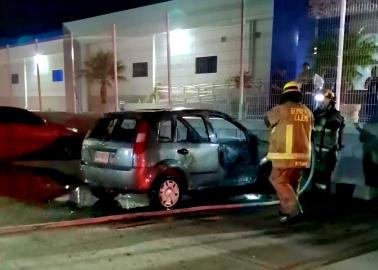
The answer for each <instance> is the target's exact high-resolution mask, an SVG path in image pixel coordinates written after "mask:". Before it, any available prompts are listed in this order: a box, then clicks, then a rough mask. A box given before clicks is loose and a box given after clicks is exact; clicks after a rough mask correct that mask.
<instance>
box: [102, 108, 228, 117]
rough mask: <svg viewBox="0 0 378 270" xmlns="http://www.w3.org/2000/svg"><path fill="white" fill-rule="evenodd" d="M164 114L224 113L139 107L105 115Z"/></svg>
mask: <svg viewBox="0 0 378 270" xmlns="http://www.w3.org/2000/svg"><path fill="white" fill-rule="evenodd" d="M164 114H176V115H178V114H199V115H205V114H218V115H224V116H227V115H226V114H224V113H222V112H219V111H215V110H208V109H189V108H172V109H161V108H157V109H139V110H129V111H127V110H126V111H120V112H113V113H108V114H106V116H108V117H127V116H130V115H151V116H152V115H154V116H158V115H164Z"/></svg>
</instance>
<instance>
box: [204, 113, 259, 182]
mask: <svg viewBox="0 0 378 270" xmlns="http://www.w3.org/2000/svg"><path fill="white" fill-rule="evenodd" d="M207 121H208V122H209V123H210V125H211V127H212V130H213V132H214V133H215V136H216V140H217V142H218V144H219V155H220V166H221V168H222V170H223V178H222V186H225V187H227V186H243V185H248V184H252V183H253V182H254V180H255V179H256V176H257V164H256V160H257V159H258V158H257V151H256V147H257V146H256V145H253V144H255V142H252V141H251V137H250V136H249V134H248V132H247V130H246V129H243V128H242V127H241V126H240V125H239V124H237V123H235V122H232V121H231V120H229V119H225V118H224V117H222V116H220V115H209V116H208V119H207Z"/></svg>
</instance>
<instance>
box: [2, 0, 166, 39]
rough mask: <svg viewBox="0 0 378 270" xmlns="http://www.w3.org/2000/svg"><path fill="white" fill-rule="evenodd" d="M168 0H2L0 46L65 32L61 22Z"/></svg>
mask: <svg viewBox="0 0 378 270" xmlns="http://www.w3.org/2000/svg"><path fill="white" fill-rule="evenodd" d="M165 1H167V0H0V45H2V46H4V45H6V44H11V45H16V44H22V43H25V42H28V41H30V40H33V39H34V38H37V37H39V38H44V37H45V38H49V37H53V36H56V35H60V34H62V23H63V22H69V21H73V20H79V19H84V18H88V17H93V16H97V15H102V14H107V13H111V12H116V11H120V10H125V9H130V8H135V7H140V6H145V5H150V4H155V3H160V2H165Z"/></svg>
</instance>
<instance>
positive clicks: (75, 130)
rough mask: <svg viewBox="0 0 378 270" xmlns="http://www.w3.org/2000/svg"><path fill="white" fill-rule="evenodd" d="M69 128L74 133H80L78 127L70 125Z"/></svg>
mask: <svg viewBox="0 0 378 270" xmlns="http://www.w3.org/2000/svg"><path fill="white" fill-rule="evenodd" d="M67 130H69V131H72V132H74V133H78V132H79V130H78V129H77V128H71V127H68V128H67Z"/></svg>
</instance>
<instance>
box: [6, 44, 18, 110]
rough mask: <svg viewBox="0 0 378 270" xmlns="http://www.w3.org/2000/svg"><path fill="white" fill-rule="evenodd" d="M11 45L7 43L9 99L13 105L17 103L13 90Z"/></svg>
mask: <svg viewBox="0 0 378 270" xmlns="http://www.w3.org/2000/svg"><path fill="white" fill-rule="evenodd" d="M9 48H10V46H9V44H7V75H8V87H9V89H8V90H9V91H8V93H9V99H10V104H11V105H16V104H15V102H14V100H13V91H12V70H11V68H12V67H11V62H10V49H9Z"/></svg>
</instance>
